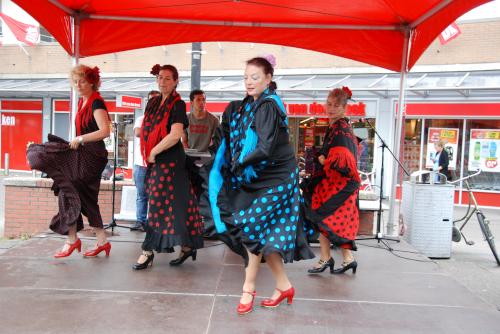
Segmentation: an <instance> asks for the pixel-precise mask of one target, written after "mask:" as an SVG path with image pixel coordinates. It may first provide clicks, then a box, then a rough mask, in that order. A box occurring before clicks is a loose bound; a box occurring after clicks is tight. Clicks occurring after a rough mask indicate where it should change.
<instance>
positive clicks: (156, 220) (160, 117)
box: [133, 65, 203, 270]
mask: <svg viewBox="0 0 500 334" xmlns="http://www.w3.org/2000/svg"><path fill="white" fill-rule="evenodd" d="M151 74H153V75H155V76H156V78H157V82H158V88H159V90H160V92H161V95H160V96H157V97H153V98H151V99H150V100H149V101H148V104H147V106H146V111H145V113H144V120H143V122H142V128H141V153H142V156H143V159H144V160H145V161H146V162H147V165H148V170H147V174H146V189H147V192H148V195H149V213H148V222H147V224H146V238H145V239H144V242H143V244H142V249H143V253H142V255H141V256H140V257H139V259H138V260H137V263H135V264H134V266H133V268H134V269H135V270H141V269H145V268H147V267H148V265H149V264H152V262H153V258H154V253H153V251H156V252H158V253H162V252H167V253H171V252H173V251H174V246H181V251H180V254H179V257H178V258H177V259H175V260H172V261H170V264H171V265H180V264H182V263H183V262H184V261H185V260H186V259H187V258H189V257H191V258H192V259H193V261H194V260H195V259H196V249H198V248H202V247H203V223H202V221H201V217H200V215H199V213H198V203H197V200H196V197H195V194H194V191H193V187H192V186H191V183H190V180H189V178H188V172H187V170H186V155H185V153H184V148H183V147H182V144H181V141H180V139H181V136H182V134H183V132H184V129H186V128H187V127H188V118H187V116H186V104H185V103H184V101H182V100H181V98H180V95H179V94H178V93H177V92H176V91H175V88H176V87H177V83H178V81H179V74H178V72H177V69H176V68H175V67H174V66H172V65H163V66H160V65H155V66H154V67H153V69H152V70H151Z"/></svg>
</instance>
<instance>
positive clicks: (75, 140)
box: [69, 136, 83, 150]
mask: <svg viewBox="0 0 500 334" xmlns="http://www.w3.org/2000/svg"><path fill="white" fill-rule="evenodd" d="M82 143H83V140H82V137H81V136H78V137H75V138H73V140H72V141H70V142H69V148H70V149H72V150H77V149H78V147H80V145H81V144H82Z"/></svg>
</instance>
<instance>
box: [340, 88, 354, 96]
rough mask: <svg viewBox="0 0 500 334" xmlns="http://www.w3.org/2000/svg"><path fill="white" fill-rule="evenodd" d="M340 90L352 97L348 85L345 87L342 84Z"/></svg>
mask: <svg viewBox="0 0 500 334" xmlns="http://www.w3.org/2000/svg"><path fill="white" fill-rule="evenodd" d="M342 90H343V91H344V92H346V93H347V96H348V97H349V98H351V97H352V92H351V90H350V89H349V87H347V86H342Z"/></svg>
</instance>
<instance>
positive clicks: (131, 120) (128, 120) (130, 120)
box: [112, 119, 134, 125]
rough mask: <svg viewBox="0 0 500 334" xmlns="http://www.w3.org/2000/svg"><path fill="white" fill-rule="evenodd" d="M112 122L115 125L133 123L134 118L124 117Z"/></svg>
mask: <svg viewBox="0 0 500 334" xmlns="http://www.w3.org/2000/svg"><path fill="white" fill-rule="evenodd" d="M112 123H113V124H115V125H122V124H123V125H124V124H132V123H134V120H133V119H126V120H124V121H120V122H114V121H113V122H112Z"/></svg>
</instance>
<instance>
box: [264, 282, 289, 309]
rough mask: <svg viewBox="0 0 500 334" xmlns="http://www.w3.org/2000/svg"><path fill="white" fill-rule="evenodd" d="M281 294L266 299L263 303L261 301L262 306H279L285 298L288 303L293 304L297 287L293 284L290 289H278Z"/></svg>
mask: <svg viewBox="0 0 500 334" xmlns="http://www.w3.org/2000/svg"><path fill="white" fill-rule="evenodd" d="M276 290H277V291H278V292H279V293H280V295H279V297H278V298H276V299H270V298H268V299H264V300H263V301H262V302H261V303H260V306H263V307H277V306H278V305H279V304H281V302H282V301H283V300H285V298H286V299H287V302H288V305H292V302H293V296H294V295H295V289H294V288H293V286H292V287H291V288H290V289H288V290H285V291H283V290H280V289H276Z"/></svg>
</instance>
